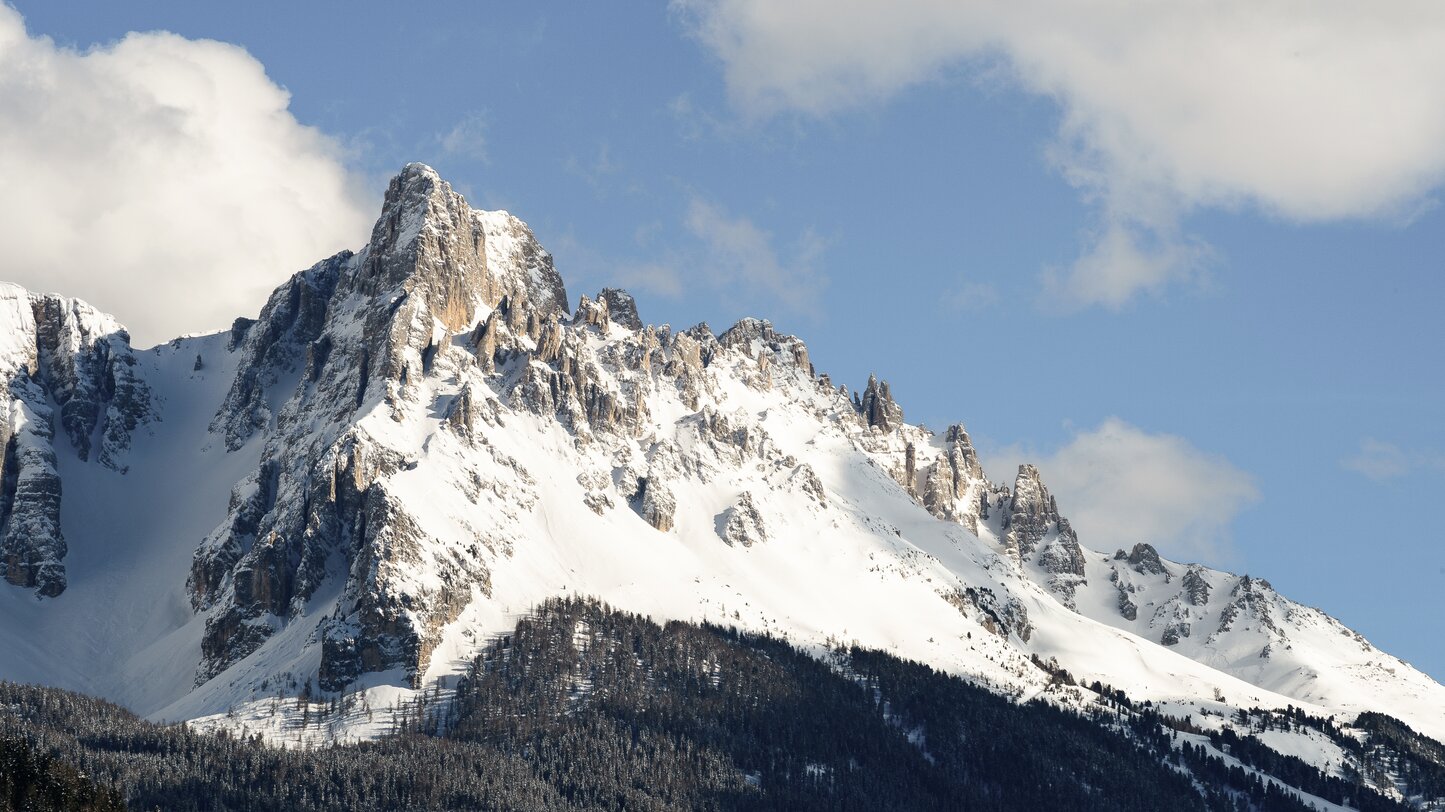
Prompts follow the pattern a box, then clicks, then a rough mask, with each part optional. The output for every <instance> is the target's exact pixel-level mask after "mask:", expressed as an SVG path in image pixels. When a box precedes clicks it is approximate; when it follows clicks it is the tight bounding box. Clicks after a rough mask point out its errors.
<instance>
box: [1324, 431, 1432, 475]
mask: <svg viewBox="0 0 1445 812" xmlns="http://www.w3.org/2000/svg"><path fill="white" fill-rule="evenodd" d="M1340 465H1342V466H1344V467H1345V468H1346V469H1348V470H1351V471H1354V472H1356V473H1358V474H1362V475H1364V476H1366V477H1369V478H1370V479H1373V480H1375V481H1376V482H1384V481H1387V480H1391V479H1399V478H1400V477H1403V476H1405V475H1407V474H1410V473H1413V472H1415V471H1420V470H1435V471H1445V456H1442V455H1440V454H1432V453H1429V452H1420V451H1406V450H1404V449H1402V448H1400V447H1399V446H1398V445H1395V444H1394V443H1387V442H1384V441H1382V440H1376V439H1374V438H1373V437H1366V438H1364V439H1363V440H1361V441H1360V448H1359V451H1357V452H1356V453H1355V454H1354V455H1352V456H1350V457H1347V458H1345V459H1343V460H1341V461H1340Z"/></svg>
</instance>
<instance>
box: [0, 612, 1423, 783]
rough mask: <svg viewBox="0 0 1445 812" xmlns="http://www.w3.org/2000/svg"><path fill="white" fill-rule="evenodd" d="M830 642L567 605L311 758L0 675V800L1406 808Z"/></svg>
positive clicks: (1235, 745)
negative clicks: (444, 686)
mask: <svg viewBox="0 0 1445 812" xmlns="http://www.w3.org/2000/svg"><path fill="white" fill-rule="evenodd" d="M815 654H816V652H815V653H812V654H810V653H805V652H802V651H799V650H798V649H796V648H794V647H792V646H791V645H789V644H788V643H787V642H785V641H782V640H779V639H776V638H772V637H768V636H762V635H754V634H746V633H741V632H738V631H736V630H733V629H727V628H720V627H715V626H697V625H690V624H686V623H677V622H673V623H667V624H665V625H659V624H657V623H654V622H652V621H651V620H648V619H646V618H642V617H639V616H635V615H630V614H625V613H621V612H616V611H612V610H610V609H609V608H607V607H606V606H604V605H601V604H599V603H596V602H592V601H585V600H554V601H551V602H548V603H547V604H545V605H544V606H542V607H540V608H539V609H538V610H537V611H536V612H535V613H534V614H532V615H530V616H528V617H526V618H524V619H523V620H521V621H520V622H519V623H518V625H517V627H516V629H515V631H514V632H513V633H512V634H510V635H507V636H505V637H503V638H501V639H498V640H495V641H493V642H492V643H490V644H489V645H488V646H487V647H486V648H485V650H484V651H483V652H482V653H481V654H480V655H479V656H478V657H477V658H476V659H475V660H474V661H473V663H472V665H471V668H470V669H469V671H468V673H467V675H466V677H465V678H464V679H463V681H462V682H461V684H460V685H459V686H458V688H457V690H456V692H455V695H454V696H451V697H448V698H447V699H446V701H436V702H431V703H419V704H418V705H417V706H416V707H415V708H413V709H411V710H410V711H409V712H408V713H407V714H406V715H405V717H404V718H403V719H402V720H401V721H400V722H399V724H398V726H397V732H396V734H395V735H393V736H389V737H386V738H384V739H382V740H380V741H376V742H370V743H365V744H352V745H337V746H329V747H323V748H315V749H278V748H274V747H270V746H267V745H264V744H262V743H261V742H260V741H258V740H256V739H252V738H246V737H238V736H228V735H218V734H208V733H200V732H196V731H192V730H189V729H187V728H185V727H183V726H163V725H156V724H152V723H149V722H146V721H144V720H141V719H138V718H137V717H135V716H134V715H132V714H130V713H128V712H126V711H125V710H123V709H121V708H118V707H116V706H114V705H111V704H109V703H106V702H103V701H101V700H97V699H93V698H89V697H85V696H80V695H77V694H72V693H67V692H64V691H59V690H55V689H48V688H37V687H31V686H20V685H12V684H0V809H3V810H36V811H37V812H41V811H44V810H112V809H122V808H126V809H131V810H150V809H164V810H339V809H346V810H352V809H356V810H366V809H376V810H381V809H498V810H552V809H568V810H621V809H627V810H671V809H704V810H726V809H789V810H794V809H795V810H812V809H816V810H837V809H859V810H863V809H868V810H873V809H880V810H886V809H896V810H914V809H918V810H928V809H978V810H1018V809H1078V810H1159V809H1170V810H1303V809H1310V808H1312V807H1310V806H1308V805H1307V804H1306V803H1304V802H1303V801H1302V799H1301V798H1300V796H1299V794H1298V792H1300V791H1302V792H1305V793H1309V794H1311V795H1314V796H1316V797H1320V798H1325V799H1327V800H1330V801H1331V802H1333V803H1342V804H1345V805H1347V806H1350V807H1352V808H1356V809H1362V810H1399V809H1410V808H1412V807H1411V806H1409V805H1407V804H1406V803H1402V802H1400V801H1398V800H1392V799H1390V798H1386V797H1385V796H1383V795H1381V794H1379V793H1377V792H1375V791H1373V790H1371V789H1370V788H1369V787H1368V785H1367V783H1366V779H1367V778H1368V777H1369V776H1366V775H1364V774H1363V773H1362V774H1360V775H1358V776H1354V778H1355V780H1347V779H1345V778H1341V777H1337V776H1326V775H1325V774H1323V773H1321V772H1320V771H1319V770H1317V769H1316V768H1315V767H1313V766H1310V765H1308V764H1306V763H1305V762H1303V761H1300V760H1298V759H1295V758H1292V757H1289V756H1284V755H1281V754H1279V753H1276V752H1275V751H1273V750H1270V749H1268V748H1267V747H1264V746H1263V745H1262V744H1260V743H1259V741H1258V740H1257V739H1255V738H1253V737H1252V736H1249V735H1247V734H1243V735H1242V734H1236V733H1234V732H1232V731H1225V732H1224V733H1217V732H1216V733H1213V734H1206V733H1204V732H1203V731H1199V730H1197V729H1193V730H1192V729H1191V726H1190V725H1189V724H1188V723H1186V722H1183V721H1181V720H1177V719H1172V718H1170V717H1167V716H1163V715H1161V714H1159V713H1157V712H1156V711H1155V710H1154V709H1153V708H1152V707H1150V706H1149V705H1147V704H1145V705H1138V704H1135V703H1132V702H1130V700H1129V698H1128V697H1127V696H1125V695H1124V694H1123V693H1122V692H1117V691H1113V690H1112V689H1109V688H1108V687H1107V686H1099V685H1094V686H1090V688H1089V689H1080V690H1091V691H1092V692H1093V693H1094V694H1096V695H1097V702H1096V703H1095V704H1096V706H1097V710H1095V711H1093V712H1091V713H1090V714H1087V715H1085V714H1080V713H1077V712H1073V711H1068V710H1063V709H1060V708H1058V707H1056V706H1053V705H1050V704H1046V703H1043V702H1031V703H1018V702H1014V701H1011V700H1009V699H1007V698H1004V697H1000V696H998V695H996V694H994V693H991V692H989V691H987V690H985V689H983V688H980V687H977V686H974V685H971V684H969V683H967V682H965V681H963V680H960V679H958V678H956V677H952V676H948V675H946V674H943V673H940V672H937V671H935V670H933V669H931V668H929V667H928V666H925V665H921V664H918V663H914V662H908V661H905V660H901V659H899V658H897V657H893V656H891V655H888V654H884V653H881V652H877V651H866V650H861V649H851V650H848V649H841V648H840V649H836V650H834V651H831V652H825V653H824V656H821V657H820V656H815ZM1040 666H1041V667H1046V664H1040ZM1055 678H1056V679H1057V680H1058V681H1059V682H1061V683H1072V678H1071V677H1070V676H1069V675H1068V674H1067V672H1062V671H1059V672H1057V673H1056V674H1055ZM1241 717H1242V718H1241V720H1239V721H1242V722H1243V725H1242V729H1249V728H1250V727H1251V726H1258V727H1259V728H1260V729H1263V728H1265V727H1268V726H1270V725H1276V726H1280V725H1299V726H1308V727H1313V728H1314V729H1317V730H1320V731H1323V732H1327V733H1328V732H1329V731H1335V730H1336V729H1335V728H1334V727H1333V726H1332V724H1331V723H1330V722H1329V720H1322V719H1312V718H1309V717H1306V716H1304V715H1303V714H1302V713H1294V712H1290V713H1279V712H1267V711H1256V712H1254V713H1251V714H1244V713H1242V714H1241ZM1367 717H1368V718H1367ZM1358 724H1359V726H1360V727H1362V728H1364V729H1366V730H1368V731H1370V735H1369V736H1368V738H1367V739H1366V740H1365V741H1361V740H1359V739H1357V738H1353V737H1350V736H1344V735H1338V732H1337V731H1336V733H1335V734H1334V735H1335V736H1336V738H1338V739H1339V740H1340V742H1341V743H1342V746H1349V747H1353V748H1355V749H1354V750H1353V751H1352V752H1353V753H1354V754H1355V755H1356V756H1358V757H1359V759H1360V763H1362V764H1368V765H1373V767H1372V769H1377V770H1378V771H1379V774H1378V775H1376V776H1375V778H1377V779H1378V778H1379V776H1380V775H1384V774H1386V771H1387V772H1388V774H1389V775H1393V776H1395V777H1396V779H1397V780H1398V781H1400V782H1402V783H1403V785H1404V787H1405V789H1406V790H1408V791H1409V792H1407V795H1408V794H1409V793H1410V792H1413V793H1421V794H1425V795H1427V796H1428V795H1430V794H1431V793H1435V794H1436V795H1438V791H1439V789H1440V786H1441V783H1442V767H1441V763H1442V758H1441V756H1442V752H1445V749H1442V748H1441V745H1440V744H1439V743H1437V742H1433V741H1431V740H1429V739H1425V738H1424V737H1421V736H1419V735H1418V734H1415V733H1414V732H1413V731H1411V730H1409V728H1407V727H1405V726H1403V725H1401V724H1400V723H1399V722H1397V721H1395V720H1393V719H1390V718H1388V717H1381V716H1378V715H1372V714H1367V715H1366V716H1365V717H1361V719H1360V720H1359V723H1358ZM1345 740H1348V741H1349V742H1350V743H1351V744H1349V745H1345V744H1344V743H1343V742H1345ZM1206 743H1208V744H1209V745H1210V746H1209V747H1206V746H1205V744H1206ZM1219 753H1228V754H1229V755H1230V758H1231V759H1232V761H1229V762H1227V761H1226V760H1225V759H1223V758H1221V757H1220V756H1219ZM1246 767H1247V768H1249V769H1246ZM1260 773H1264V774H1267V775H1269V776H1272V777H1273V779H1274V780H1271V779H1265V778H1261V777H1260Z"/></svg>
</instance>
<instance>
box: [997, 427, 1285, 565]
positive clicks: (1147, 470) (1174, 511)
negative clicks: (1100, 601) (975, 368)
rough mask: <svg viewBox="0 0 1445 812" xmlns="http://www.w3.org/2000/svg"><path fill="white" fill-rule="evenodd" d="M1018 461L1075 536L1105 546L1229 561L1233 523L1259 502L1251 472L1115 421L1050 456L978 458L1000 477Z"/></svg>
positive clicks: (1011, 453) (1021, 453)
mask: <svg viewBox="0 0 1445 812" xmlns="http://www.w3.org/2000/svg"><path fill="white" fill-rule="evenodd" d="M1020 462H1033V463H1034V464H1035V465H1037V466H1038V469H1039V473H1040V475H1041V476H1042V477H1043V481H1044V485H1045V486H1046V487H1048V489H1049V490H1050V491H1051V492H1052V493H1053V494H1054V496H1055V497H1056V498H1057V499H1058V501H1059V510H1060V511H1061V512H1062V513H1063V514H1064V515H1065V516H1067V517H1068V518H1069V521H1070V522H1072V523H1073V525H1074V528H1075V529H1076V530H1077V531H1078V533H1079V541H1080V542H1081V543H1083V544H1084V545H1085V546H1088V547H1093V548H1096V549H1103V550H1105V551H1109V550H1113V549H1115V548H1120V547H1122V548H1126V549H1127V548H1129V547H1132V546H1133V545H1134V544H1136V543H1139V542H1147V543H1149V544H1153V545H1154V546H1155V547H1157V548H1159V550H1160V551H1161V552H1164V553H1165V554H1166V555H1169V556H1170V557H1173V558H1182V559H1185V560H1197V561H1206V562H1212V563H1221V562H1223V561H1227V560H1228V558H1229V556H1230V551H1229V528H1230V525H1231V523H1232V522H1233V521H1234V518H1235V516H1237V515H1238V514H1239V512H1240V511H1241V510H1243V509H1244V508H1245V507H1247V506H1248V505H1250V504H1251V503H1253V502H1255V501H1256V500H1258V499H1259V491H1258V490H1257V489H1256V488H1255V485H1254V482H1253V480H1252V479H1251V477H1250V476H1249V475H1248V474H1247V473H1245V472H1244V471H1241V470H1239V469H1238V468H1236V467H1234V466H1233V465H1232V464H1230V463H1229V461H1228V460H1226V459H1224V458H1223V457H1220V456H1218V455H1215V454H1210V453H1208V452H1206V451H1202V450H1200V449H1199V448H1196V447H1195V446H1194V445H1192V444H1191V443H1189V441H1187V440H1185V439H1184V438H1182V437H1177V436H1174V435H1170V434H1151V433H1149V432H1146V431H1143V430H1141V429H1139V428H1136V427H1135V426H1132V425H1130V424H1128V423H1125V422H1124V421H1122V420H1120V419H1118V418H1109V419H1108V420H1105V421H1104V422H1103V423H1102V424H1101V425H1100V426H1099V427H1098V428H1096V429H1094V430H1092V431H1082V432H1078V433H1076V434H1075V435H1074V437H1073V439H1072V440H1070V441H1069V442H1068V444H1066V445H1064V446H1063V447H1061V448H1059V449H1057V450H1055V451H1054V452H1052V453H1048V454H1038V453H1030V452H1028V451H1026V450H1023V449H1020V448H1017V447H1014V448H1007V449H1002V450H1000V451H998V452H996V453H993V454H988V455H985V459H984V465H985V468H986V469H987V470H989V471H990V472H992V475H993V476H995V477H999V478H1003V476H1004V475H1005V474H1007V475H1012V473H1013V472H1014V471H1016V470H1017V467H1018V463H1020ZM1008 484H1010V485H1012V484H1013V483H1012V482H1011V481H1010V482H1009V483H1008Z"/></svg>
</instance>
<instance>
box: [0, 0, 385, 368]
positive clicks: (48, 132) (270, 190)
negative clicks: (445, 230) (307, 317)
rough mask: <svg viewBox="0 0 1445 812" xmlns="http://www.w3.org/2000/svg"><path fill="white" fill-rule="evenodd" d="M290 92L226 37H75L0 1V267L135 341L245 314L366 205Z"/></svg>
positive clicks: (338, 242) (355, 228)
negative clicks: (64, 42)
mask: <svg viewBox="0 0 1445 812" xmlns="http://www.w3.org/2000/svg"><path fill="white" fill-rule="evenodd" d="M289 101H290V98H289V95H288V94H287V93H286V91H285V90H283V89H281V88H280V87H277V86H276V85H275V84H274V83H272V82H271V80H270V79H269V78H267V76H266V73H265V70H264V68H263V67H262V65H261V64H260V63H259V62H257V61H256V60H255V59H254V58H253V57H251V56H250V55H249V54H247V53H246V51H244V50H243V49H241V48H239V47H237V46H234V45H228V44H225V43H221V42H214V41H209V40H188V39H185V38H183V37H179V36H176V35H174V34H168V33H149V34H129V35H127V36H126V37H125V38H124V39H122V40H121V41H119V42H116V43H113V44H110V45H106V46H100V47H95V48H92V49H90V50H88V51H83V52H81V51H74V50H69V49H66V48H61V47H58V46H57V45H56V44H55V43H54V42H52V41H51V40H50V39H49V38H46V37H35V36H31V35H29V34H28V33H27V32H26V30H25V26H24V23H23V21H22V20H21V18H20V15H19V14H18V13H17V12H16V11H15V10H14V9H11V8H10V7H8V6H5V5H3V4H0V178H4V190H3V195H0V243H3V244H4V245H5V262H4V268H3V270H0V275H3V276H4V278H6V279H7V281H14V282H18V283H20V284H22V285H25V286H26V287H29V288H32V289H38V290H44V291H59V292H62V293H65V294H67V295H71V296H78V297H81V298H83V299H86V300H87V301H89V302H90V303H91V304H94V305H95V306H97V307H99V308H101V309H102V310H106V311H109V312H111V313H113V314H114V315H115V316H116V317H117V318H119V319H120V320H121V321H122V322H123V323H125V324H127V325H128V326H129V327H130V328H131V330H132V331H133V334H134V336H135V338H136V341H137V343H138V344H142V345H143V344H146V343H151V342H155V341H160V340H165V339H168V338H171V337H172V336H174V335H176V334H179V333H182V332H192V331H201V330H211V329H217V328H221V327H224V326H227V325H229V323H230V321H231V319H233V318H234V317H236V316H238V315H253V314H254V313H255V312H256V311H258V310H259V309H260V306H261V304H262V303H263V302H264V301H265V296H266V294H267V293H269V291H270V290H271V289H272V288H273V287H274V286H275V285H276V284H277V283H279V282H280V281H282V280H284V279H285V278H286V277H287V276H288V275H289V274H291V273H293V272H295V271H298V270H301V269H302V268H305V267H308V266H310V265H311V264H313V263H314V262H316V261H317V260H320V259H323V258H325V257H326V256H328V255H330V254H332V253H335V252H336V251H337V250H340V249H342V248H346V247H356V246H357V245H359V244H361V243H363V242H365V240H366V237H367V234H368V233H369V226H370V220H371V219H372V218H371V216H370V215H369V214H368V212H367V211H366V210H367V209H369V208H371V207H370V206H369V205H364V204H363V203H362V202H361V201H362V200H363V198H362V197H361V196H360V195H359V194H358V190H357V189H356V188H355V184H354V183H353V182H352V180H351V179H350V178H349V176H348V173H347V171H346V169H345V168H344V167H343V164H342V160H341V155H340V152H341V150H340V148H339V147H338V146H337V143H336V142H335V141H333V140H332V139H330V138H328V137H327V136H325V135H324V134H322V133H320V132H318V131H317V130H315V129H312V128H310V127H304V126H302V125H300V124H299V123H297V121H296V119H295V118H294V117H293V116H292V115H291V113H290V112H289V111H288V109H287V106H288V104H289Z"/></svg>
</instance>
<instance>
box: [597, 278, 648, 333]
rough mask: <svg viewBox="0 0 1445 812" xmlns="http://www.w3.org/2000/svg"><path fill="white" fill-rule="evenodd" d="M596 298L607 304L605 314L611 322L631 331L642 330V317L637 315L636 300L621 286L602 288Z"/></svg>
mask: <svg viewBox="0 0 1445 812" xmlns="http://www.w3.org/2000/svg"><path fill="white" fill-rule="evenodd" d="M597 300H598V301H599V302H602V303H603V304H605V305H606V306H607V315H608V317H609V318H611V319H612V323H613V324H616V325H619V326H621V327H625V328H627V329H629V330H633V331H641V330H642V327H643V325H642V319H641V318H639V317H638V315H637V300H636V299H633V298H632V294H630V293H628V292H627V291H625V290H623V289H621V288H603V289H602V292H601V293H598V294H597Z"/></svg>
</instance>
